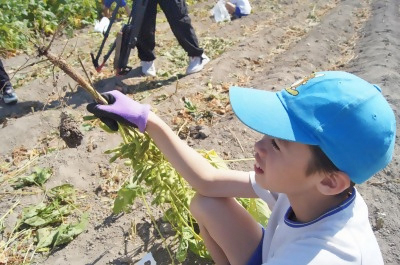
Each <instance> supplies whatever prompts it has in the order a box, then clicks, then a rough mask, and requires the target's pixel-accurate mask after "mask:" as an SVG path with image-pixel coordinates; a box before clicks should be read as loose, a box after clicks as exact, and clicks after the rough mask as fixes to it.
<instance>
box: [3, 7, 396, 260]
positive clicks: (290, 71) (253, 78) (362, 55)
mask: <svg viewBox="0 0 400 265" xmlns="http://www.w3.org/2000/svg"><path fill="white" fill-rule="evenodd" d="M212 5H213V2H212V1H201V3H199V4H196V5H195V6H193V7H191V16H192V19H193V25H194V27H195V29H196V32H197V34H198V36H199V39H200V41H204V40H206V39H207V38H210V37H211V38H213V37H214V38H215V37H218V38H223V39H224V40H226V41H230V43H231V44H230V45H229V46H228V47H227V48H226V50H225V51H224V52H223V53H222V54H220V55H216V54H214V55H213V56H212V57H213V58H212V61H211V62H210V63H209V64H208V65H207V67H206V68H205V70H204V71H203V72H201V73H198V74H194V75H190V76H183V77H181V78H180V79H179V81H177V80H176V78H169V79H168V78H158V79H157V78H156V79H154V80H148V79H146V78H143V77H140V76H138V72H139V69H138V63H137V62H138V61H137V56H136V52H133V53H132V54H131V62H132V63H131V64H132V65H133V66H134V69H133V71H132V72H131V73H130V74H129V75H128V76H127V77H125V78H122V79H117V78H114V77H113V76H112V74H111V72H110V70H105V71H104V72H103V73H102V74H97V73H95V72H94V71H90V72H91V75H92V77H93V78H94V79H96V80H98V81H97V82H96V83H95V86H96V88H97V89H98V90H99V91H100V92H103V91H108V90H111V89H113V88H114V87H115V86H118V87H119V88H120V89H124V90H125V91H127V92H128V93H129V94H130V95H131V96H133V97H135V98H136V99H143V100H142V102H147V103H150V104H152V105H153V106H154V109H156V110H157V111H158V113H159V114H160V115H161V116H162V117H163V118H164V119H165V120H166V121H167V123H169V124H171V125H173V119H174V117H176V116H177V114H178V112H179V111H181V110H182V109H184V106H183V105H184V104H183V102H182V100H181V98H182V97H183V96H185V97H187V98H196V97H198V96H199V95H202V94H207V93H210V90H211V92H213V93H219V95H220V98H221V102H222V105H223V106H226V104H227V94H226V93H224V92H223V88H221V84H222V87H224V86H226V85H227V84H228V85H240V86H247V87H255V88H259V89H265V90H279V89H281V88H282V87H284V86H286V85H288V84H291V83H293V82H294V81H295V80H297V79H299V78H301V77H303V76H307V75H308V74H310V73H311V72H312V71H321V70H334V69H338V70H344V71H348V72H351V73H354V74H357V75H359V76H361V77H363V78H365V79H366V80H368V81H370V82H372V83H376V84H378V85H380V86H381V88H382V90H383V94H384V95H385V97H386V98H387V100H388V101H389V103H390V104H391V106H392V108H393V109H394V112H395V115H396V118H397V120H399V118H400V92H399V90H398V87H399V85H400V72H399V69H400V63H399V62H400V54H399V53H398V51H399V49H400V20H399V17H400V2H399V1H397V0H382V1H378V0H365V1H364V0H361V1H358V0H343V1H328V0H320V1H308V0H299V1H290V0H287V1H261V0H258V1H252V5H253V13H252V14H251V15H250V16H248V17H245V18H242V19H239V20H234V21H231V22H228V23H224V24H216V23H215V22H213V20H212V19H211V18H210V17H209V15H208V13H207V12H208V10H210V9H211V7H212ZM162 18H163V16H162V15H160V18H159V20H160V21H159V23H158V25H157V40H158V45H157V47H156V49H157V54H158V59H157V61H156V65H157V68H158V71H159V72H158V74H159V75H160V74H162V73H164V72H165V71H167V70H168V69H169V68H171V67H172V66H171V61H170V60H168V58H167V55H166V53H163V52H161V51H165V50H166V49H167V48H168V45H171V43H173V45H177V43H176V42H175V43H174V42H173V39H174V38H173V36H172V35H171V32H170V30H169V27H168V24H167V23H166V22H165V19H164V20H163V19H162ZM98 43H99V39H98V35H97V36H96V35H93V34H91V33H90V32H89V30H88V29H85V30H82V31H80V32H78V33H77V35H76V36H75V37H74V38H72V39H70V40H69V41H68V43H67V45H66V40H65V39H62V40H59V41H57V43H56V44H54V45H53V47H52V51H53V52H55V53H60V52H61V51H62V50H64V49H65V51H64V55H63V56H64V57H67V56H68V53H72V55H71V56H70V57H69V58H68V61H69V62H72V63H73V64H74V66H76V68H78V69H80V67H78V63H77V59H76V54H77V53H80V54H86V57H84V55H82V56H83V58H86V59H87V53H88V50H95V49H96V47H98V46H97V45H98ZM64 46H65V48H64ZM206 52H207V53H209V54H210V53H212V51H211V50H210V51H207V50H206ZM27 58H28V56H27V55H19V56H16V57H13V58H8V59H5V60H4V61H3V62H4V64H5V66H6V68H7V69H9V71H10V75H11V76H12V75H13V73H14V72H15V71H16V70H17V69H18V68H19V67H20V66H21V65H22V64H23V63H24V62H25V61H26V59H27ZM31 58H33V57H31ZM32 60H33V61H35V60H39V59H38V58H33V59H32ZM84 62H85V65H86V67H87V68H88V69H91V68H92V66H90V62H89V60H84ZM108 68H109V69H110V68H111V67H108ZM52 71H53V69H52V67H50V66H48V64H47V63H40V64H38V65H36V66H34V67H29V68H25V69H23V70H21V71H18V73H17V75H16V76H15V77H14V79H13V82H18V84H19V86H18V87H17V93H18V96H19V98H20V100H19V103H18V104H17V105H14V106H6V105H4V104H3V103H1V104H0V120H1V124H0V127H1V128H0V135H1V137H0V146H1V148H0V157H1V160H0V162H1V163H2V164H4V163H6V164H7V163H11V164H12V166H10V168H8V171H7V170H4V171H3V172H0V174H2V177H1V180H2V181H1V184H0V198H1V200H0V213H2V214H3V213H5V212H6V211H7V210H8V209H9V208H10V207H11V205H12V204H13V203H14V202H15V201H16V200H20V201H21V204H20V206H18V207H17V208H16V209H15V211H14V213H13V214H11V215H10V216H9V218H7V220H6V225H7V226H8V227H12V225H13V223H14V222H15V220H16V217H17V215H18V213H19V212H20V211H21V208H22V207H23V206H26V205H29V204H32V203H37V202H39V201H40V200H41V199H42V198H43V194H41V193H37V194H34V195H22V194H17V193H15V192H14V191H13V189H12V188H11V187H10V185H9V182H8V181H5V179H6V178H7V176H8V175H7V174H9V173H10V172H15V171H14V170H16V169H18V167H22V165H23V164H24V163H26V162H27V161H28V162H29V161H31V166H30V167H28V168H27V169H26V173H29V172H31V171H32V168H33V167H34V166H39V167H42V168H52V170H53V172H54V175H53V176H52V177H51V178H50V180H49V181H48V182H47V183H46V188H51V187H54V186H57V185H60V184H63V183H70V184H73V185H74V186H75V187H76V188H77V189H78V190H79V191H80V194H81V195H82V196H81V198H82V200H83V206H82V209H83V210H84V211H87V212H88V213H89V215H90V222H89V226H88V229H87V231H86V232H84V233H82V234H81V235H79V236H78V237H77V238H76V239H75V240H73V241H72V242H71V243H70V244H68V245H66V246H65V247H62V248H60V249H57V250H56V251H53V252H52V253H51V254H50V255H49V256H44V255H36V256H35V258H34V262H37V263H38V264H126V263H129V262H131V263H132V262H133V263H135V262H136V261H138V260H140V258H141V257H142V256H143V255H144V254H146V253H147V252H152V254H153V256H154V258H155V259H156V261H157V264H171V263H172V262H171V260H170V259H169V256H168V253H167V251H166V249H165V247H164V246H163V243H162V240H160V237H159V236H158V234H157V232H156V231H155V229H154V226H153V224H152V223H151V220H150V218H149V216H148V211H147V210H146V208H145V207H144V206H143V205H142V204H141V203H136V204H135V206H134V207H133V209H132V212H131V213H129V214H121V215H117V216H115V215H112V214H111V207H112V203H113V199H112V197H111V196H110V194H112V191H111V192H110V193H107V192H105V190H104V189H105V186H106V185H105V183H106V180H105V178H104V174H103V173H104V172H119V173H117V174H120V175H121V178H122V177H123V176H124V174H125V173H124V172H127V169H126V168H125V167H123V166H122V165H119V164H118V163H114V164H111V165H110V164H109V163H108V159H109V158H110V157H109V155H106V154H104V151H105V150H108V149H111V148H113V147H115V146H117V145H118V144H119V143H120V142H121V139H120V137H119V135H118V134H108V133H105V132H104V131H102V130H101V129H100V128H95V129H93V130H90V131H85V130H82V133H83V135H84V137H83V141H82V144H81V145H79V146H78V147H76V148H67V147H66V146H65V143H64V142H63V141H62V140H61V139H60V138H59V136H58V126H59V124H60V114H61V112H62V111H67V112H68V113H70V114H71V115H72V116H73V117H75V119H76V120H77V121H78V122H79V124H83V123H84V122H83V120H82V117H83V116H84V115H87V112H86V109H85V106H86V104H87V103H88V102H90V101H91V98H90V97H89V96H88V95H87V94H86V92H84V91H83V90H82V89H81V88H76V87H75V82H74V81H72V80H71V79H70V78H69V77H66V76H65V75H64V74H60V73H58V72H55V74H54V76H55V77H56V78H53V73H52ZM181 73H184V68H182V69H181ZM53 84H55V86H54V85H53ZM68 84H70V85H71V89H70V87H69V85H68ZM71 90H72V91H73V92H71ZM160 95H161V96H162V95H167V96H168V97H166V99H165V100H162V101H161V102H158V101H155V100H157V99H159V98H160ZM156 102H157V104H156ZM189 125H190V124H189ZM192 125H193V124H192ZM175 127H176V126H175ZM81 128H83V127H81ZM207 128H208V129H209V131H210V133H209V136H210V137H207V138H205V139H202V140H200V139H193V138H191V137H188V138H187V141H188V142H189V144H190V145H192V146H193V147H195V148H201V149H215V150H216V151H217V153H218V154H220V156H222V157H223V158H224V159H241V158H251V157H252V145H253V143H254V141H255V140H256V139H258V138H259V137H260V135H258V134H257V133H255V132H252V131H250V130H249V129H247V128H246V127H245V126H244V125H242V124H241V123H240V122H239V121H238V120H237V119H236V118H235V117H234V115H233V114H232V112H230V111H226V112H223V113H219V114H218V115H217V116H216V119H215V120H214V121H213V122H212V124H207ZM176 130H178V128H176ZM360 133H362V132H360ZM397 135H399V129H397ZM396 139H397V143H396V146H395V154H394V157H393V161H392V162H391V164H390V165H389V166H388V167H387V168H386V169H384V170H383V171H382V172H380V173H378V174H377V175H376V176H375V177H374V178H372V179H371V180H369V181H367V182H366V183H365V184H362V185H359V186H358V189H359V191H360V193H361V194H362V196H363V198H364V199H365V201H366V203H367V205H368V207H369V216H370V222H371V224H372V226H373V228H374V231H375V235H376V237H377V239H378V243H379V245H380V248H381V250H382V253H383V257H384V260H385V263H386V264H400V251H399V243H398V237H399V232H400V231H399V229H400V221H399V220H400V207H399V195H400V194H399V193H400V192H399V191H400V189H399V185H400V182H399V178H398V176H399V173H400V167H399V154H400V150H399V141H398V137H397V138H396ZM49 146H51V147H54V149H55V150H56V151H55V152H51V153H46V152H42V153H40V152H37V153H39V156H38V157H37V158H36V159H33V158H32V156H31V157H30V158H29V157H26V156H25V157H24V158H25V160H24V159H22V160H21V161H20V160H18V161H16V158H21V156H22V154H27V153H29V152H31V154H32V150H39V149H41V150H45V149H46V148H49ZM22 148H25V149H26V150H27V151H21V150H22ZM18 150H19V154H20V156H15V154H17V153H18V152H17V151H18ZM13 154H14V156H13ZM229 166H230V167H231V168H236V169H242V170H251V168H252V162H251V161H250V162H235V163H230V164H229ZM126 174H127V173H126ZM126 174H125V175H126ZM109 188H110V189H111V190H112V187H109ZM151 211H152V215H154V216H155V217H156V218H159V219H158V223H159V224H160V225H163V226H164V227H165V224H162V222H161V219H160V217H161V216H160V210H159V209H156V208H152V210H151ZM132 224H136V230H137V232H136V234H135V235H133V236H132V235H131V233H130V231H131V228H132ZM162 233H163V234H164V236H165V237H166V238H167V243H168V242H170V241H171V240H172V237H173V233H172V232H171V231H170V230H169V229H168V228H165V229H162ZM3 240H4V239H3ZM170 248H171V249H172V250H174V248H176V246H174V245H170ZM183 264H212V262H209V261H206V260H201V259H199V258H197V257H195V256H193V255H189V257H188V259H187V260H186V261H185V262H184V263H183Z"/></svg>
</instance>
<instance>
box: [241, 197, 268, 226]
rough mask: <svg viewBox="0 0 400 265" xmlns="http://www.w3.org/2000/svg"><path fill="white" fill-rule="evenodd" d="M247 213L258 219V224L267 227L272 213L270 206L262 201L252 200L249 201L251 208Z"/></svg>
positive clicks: (249, 207)
mask: <svg viewBox="0 0 400 265" xmlns="http://www.w3.org/2000/svg"><path fill="white" fill-rule="evenodd" d="M247 211H248V212H249V213H250V214H251V215H252V216H253V217H254V219H256V221H257V222H258V223H260V224H261V225H263V226H266V225H267V223H268V219H269V217H270V215H271V211H270V210H269V208H268V205H267V204H266V203H265V202H264V201H263V200H262V199H255V198H251V199H250V200H249V206H248V208H247Z"/></svg>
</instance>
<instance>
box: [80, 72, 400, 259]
mask: <svg viewBox="0 0 400 265" xmlns="http://www.w3.org/2000/svg"><path fill="white" fill-rule="evenodd" d="M105 96H106V98H107V101H108V102H109V103H110V105H107V106H105V105H98V104H96V103H92V104H89V105H88V106H87V108H88V110H89V111H90V112H92V113H94V114H95V115H96V116H98V117H100V118H101V119H102V120H103V121H104V122H106V123H107V124H108V125H109V126H110V128H112V129H114V130H117V129H118V126H117V122H116V121H118V122H121V123H124V124H129V125H132V126H135V127H138V129H139V130H140V131H142V132H143V131H145V130H146V131H147V132H148V133H149V135H150V136H151V137H152V138H153V139H154V141H155V143H156V144H157V146H158V147H159V148H160V150H161V151H162V152H163V153H164V154H165V156H166V158H167V159H168V160H169V161H170V163H171V164H172V165H173V166H174V167H175V168H176V169H177V170H178V172H180V174H181V175H182V176H183V177H184V178H185V179H186V180H187V181H188V182H189V183H190V184H191V185H192V186H193V188H194V189H196V191H197V195H196V196H195V197H194V198H193V200H192V202H191V211H192V213H193V216H194V217H195V218H196V220H197V221H198V224H199V226H200V234H201V236H202V237H203V239H204V242H205V244H206V246H207V248H208V250H209V252H210V254H211V256H212V257H213V259H214V261H215V263H216V264H240V265H243V264H279V265H281V264H318V265H320V264H335V265H337V264H364V265H365V264H371V265H377V264H383V260H382V256H381V252H380V250H379V246H378V244H377V241H376V238H375V236H374V233H373V231H372V229H371V225H370V223H369V221H368V210H367V206H366V204H365V202H364V201H363V199H362V197H361V195H360V194H359V193H358V192H357V190H356V189H355V188H354V187H353V185H354V184H353V183H363V182H364V181H366V180H367V179H369V178H370V177H371V176H373V175H374V174H375V173H377V172H378V171H379V170H381V169H383V168H384V167H385V166H386V165H387V164H388V163H389V162H390V160H391V158H392V152H393V148H394V140H395V132H396V123H395V117H394V113H393V111H392V110H391V108H390V106H389V104H388V103H387V101H386V100H385V99H384V97H383V96H382V94H381V92H380V89H379V87H377V86H376V85H372V84H370V83H368V82H366V81H365V80H363V79H361V78H359V77H357V76H354V75H352V74H349V73H346V72H335V71H332V72H329V71H328V72H318V73H315V74H313V75H311V76H310V77H308V78H305V79H303V80H301V81H298V82H296V83H295V84H293V85H291V86H290V87H288V88H286V89H284V90H282V91H280V92H277V93H274V92H268V91H262V90H256V89H249V88H239V87H232V88H231V89H230V100H231V105H232V108H233V110H234V112H235V114H236V115H237V116H238V117H239V119H240V120H241V121H242V122H243V123H245V124H246V125H247V126H249V127H250V128H252V129H254V130H256V131H258V132H260V133H262V134H264V136H263V138H262V139H261V140H260V141H258V142H256V143H255V145H254V153H255V161H256V162H255V165H254V172H250V173H249V172H241V171H235V170H218V169H215V168H214V167H213V166H211V165H210V164H209V163H208V162H207V160H205V159H203V158H202V156H201V155H199V154H198V153H197V152H196V151H195V150H193V149H192V148H190V147H189V146H188V145H186V143H185V142H183V141H182V140H181V139H180V138H179V137H178V136H177V135H176V134H175V133H174V132H173V131H172V130H171V129H170V128H169V127H168V126H167V125H166V124H165V123H164V122H163V121H162V120H161V119H160V118H159V117H158V116H156V115H155V114H154V113H153V112H151V111H150V107H149V106H148V105H142V104H140V103H138V102H135V101H133V100H131V99H130V98H128V97H127V96H124V95H123V94H121V93H119V92H117V91H112V92H109V93H106V94H105ZM257 196H258V197H261V198H262V199H264V200H265V201H266V202H267V203H268V205H269V207H270V208H271V209H272V214H271V216H270V219H269V222H268V225H267V227H266V228H265V229H264V228H263V227H261V226H260V225H259V224H258V223H257V222H256V221H255V220H254V219H253V218H252V217H251V215H250V214H249V213H248V212H247V211H246V210H245V209H244V208H243V207H241V206H240V205H239V204H238V203H237V202H236V200H235V199H234V197H257Z"/></svg>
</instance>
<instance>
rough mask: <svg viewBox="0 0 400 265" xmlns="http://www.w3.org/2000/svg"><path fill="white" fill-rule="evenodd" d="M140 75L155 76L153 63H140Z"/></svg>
mask: <svg viewBox="0 0 400 265" xmlns="http://www.w3.org/2000/svg"><path fill="white" fill-rule="evenodd" d="M140 64H141V66H142V73H143V74H144V75H146V76H156V75H157V74H156V67H155V65H154V61H148V62H146V61H141V62H140Z"/></svg>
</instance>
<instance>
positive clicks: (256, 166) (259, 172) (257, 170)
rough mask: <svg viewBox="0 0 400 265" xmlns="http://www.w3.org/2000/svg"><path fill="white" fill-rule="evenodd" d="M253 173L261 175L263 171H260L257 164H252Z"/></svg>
mask: <svg viewBox="0 0 400 265" xmlns="http://www.w3.org/2000/svg"><path fill="white" fill-rule="evenodd" d="M254 171H255V172H256V174H258V175H259V174H263V173H264V170H262V169H261V167H260V165H259V164H258V162H256V163H255V164H254Z"/></svg>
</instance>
